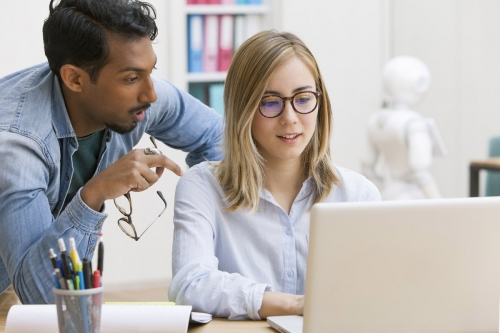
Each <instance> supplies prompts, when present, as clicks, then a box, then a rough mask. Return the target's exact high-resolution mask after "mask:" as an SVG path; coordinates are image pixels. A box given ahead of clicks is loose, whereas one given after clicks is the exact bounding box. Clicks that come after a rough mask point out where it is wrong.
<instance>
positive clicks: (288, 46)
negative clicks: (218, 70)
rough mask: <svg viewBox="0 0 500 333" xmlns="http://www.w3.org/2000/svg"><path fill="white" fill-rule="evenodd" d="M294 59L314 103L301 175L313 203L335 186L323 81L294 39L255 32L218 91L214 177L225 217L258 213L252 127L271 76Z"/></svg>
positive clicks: (259, 166)
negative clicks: (310, 81) (310, 82)
mask: <svg viewBox="0 0 500 333" xmlns="http://www.w3.org/2000/svg"><path fill="white" fill-rule="evenodd" d="M294 57H297V58H299V59H300V60H301V61H302V62H304V64H305V65H306V66H307V67H308V68H309V70H310V71H311V73H312V75H313V76H314V78H315V80H316V87H317V89H318V91H320V92H321V93H322V94H321V96H320V97H319V104H318V108H319V110H318V118H317V122H316V129H315V131H314V134H313V136H312V138H311V141H310V142H309V144H308V145H307V146H306V148H305V150H304V152H303V153H302V161H303V166H304V168H303V170H304V174H305V175H306V176H311V177H312V179H313V182H314V185H315V200H314V203H316V202H320V201H321V200H323V199H324V198H325V197H327V196H328V194H329V193H330V192H331V190H332V188H333V186H334V184H339V180H338V178H337V176H336V174H335V171H334V168H333V165H332V163H331V157H330V137H331V132H332V112H331V104H330V100H329V98H328V93H327V91H326V88H325V85H324V83H323V78H322V77H321V73H320V71H319V68H318V64H317V63H316V60H315V59H314V56H313V55H312V53H311V51H309V49H308V48H307V47H306V46H305V44H304V43H303V42H302V41H301V40H300V39H299V38H298V37H297V36H295V35H293V34H291V33H287V32H281V33H280V32H277V31H274V30H270V31H263V32H260V33H258V34H256V35H254V36H253V37H251V38H249V39H248V40H247V41H245V42H244V43H243V44H242V45H241V46H240V47H239V49H238V51H237V52H236V54H235V55H234V57H233V60H232V62H231V66H230V68H229V71H228V73H227V77H226V82H225V87H224V109H225V122H226V128H225V141H224V153H225V155H224V158H223V160H222V161H221V162H220V163H219V164H217V165H216V177H217V180H218V182H219V184H220V185H221V187H222V189H223V190H224V192H225V195H226V200H227V202H228V206H227V207H226V209H227V210H228V211H235V210H238V209H246V208H250V209H251V210H252V211H256V210H257V209H258V204H259V192H260V191H261V189H262V188H263V185H264V181H265V166H264V160H263V158H262V156H261V154H260V153H259V151H258V149H257V147H256V145H255V142H254V140H253V138H252V131H251V128H252V121H253V117H254V115H255V112H258V111H257V110H258V107H259V103H260V100H261V98H262V96H263V95H264V92H265V90H266V86H267V83H268V81H269V77H270V76H271V74H272V73H273V72H274V71H275V70H276V69H277V68H278V67H279V66H280V65H282V64H284V63H285V62H287V61H288V60H290V59H292V58H294Z"/></svg>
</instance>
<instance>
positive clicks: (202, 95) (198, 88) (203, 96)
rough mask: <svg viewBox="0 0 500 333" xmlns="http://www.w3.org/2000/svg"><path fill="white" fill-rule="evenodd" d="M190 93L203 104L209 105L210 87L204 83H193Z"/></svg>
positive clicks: (190, 86) (190, 84)
mask: <svg viewBox="0 0 500 333" xmlns="http://www.w3.org/2000/svg"><path fill="white" fill-rule="evenodd" d="M188 90H189V93H190V94H191V95H192V96H193V97H195V98H196V99H198V100H200V101H201V102H202V103H204V104H206V105H208V96H207V95H208V87H207V84H206V83H204V82H201V83H199V82H193V83H189V89H188Z"/></svg>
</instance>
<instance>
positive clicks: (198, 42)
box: [188, 15, 203, 73]
mask: <svg viewBox="0 0 500 333" xmlns="http://www.w3.org/2000/svg"><path fill="white" fill-rule="evenodd" d="M188 71H189V72H191V73H196V72H202V71H203V16H201V15H189V16H188Z"/></svg>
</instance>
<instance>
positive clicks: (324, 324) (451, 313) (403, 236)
mask: <svg viewBox="0 0 500 333" xmlns="http://www.w3.org/2000/svg"><path fill="white" fill-rule="evenodd" d="M308 255H309V256H308V263H307V267H308V269H307V281H306V296H305V307H304V317H303V332H304V333H310V332H352V333H355V332H371V333H377V332H385V333H391V332H398V333H399V332H420V333H426V332H498V331H499V296H500V197H482V198H455V199H432V200H430V199H429V200H413V201H382V202H366V203H320V204H317V205H315V206H314V207H313V208H312V210H311V226H310V234H309V254H308ZM276 319H277V318H271V317H270V318H268V321H271V322H272V324H271V322H270V325H277V324H276V322H277V321H276ZM283 319H286V318H283ZM273 327H274V326H273ZM277 329H278V330H279V331H280V332H291V333H296V332H297V333H300V332H302V331H301V330H300V328H299V330H298V331H294V330H293V329H290V328H288V327H287V326H286V324H284V323H282V322H280V325H279V328H277Z"/></svg>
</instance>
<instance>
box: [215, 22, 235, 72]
mask: <svg viewBox="0 0 500 333" xmlns="http://www.w3.org/2000/svg"><path fill="white" fill-rule="evenodd" d="M233 27H234V16H233V15H221V16H219V66H218V69H219V71H227V70H228V69H229V65H230V64H231V59H232V58H233V32H234V28H233Z"/></svg>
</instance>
